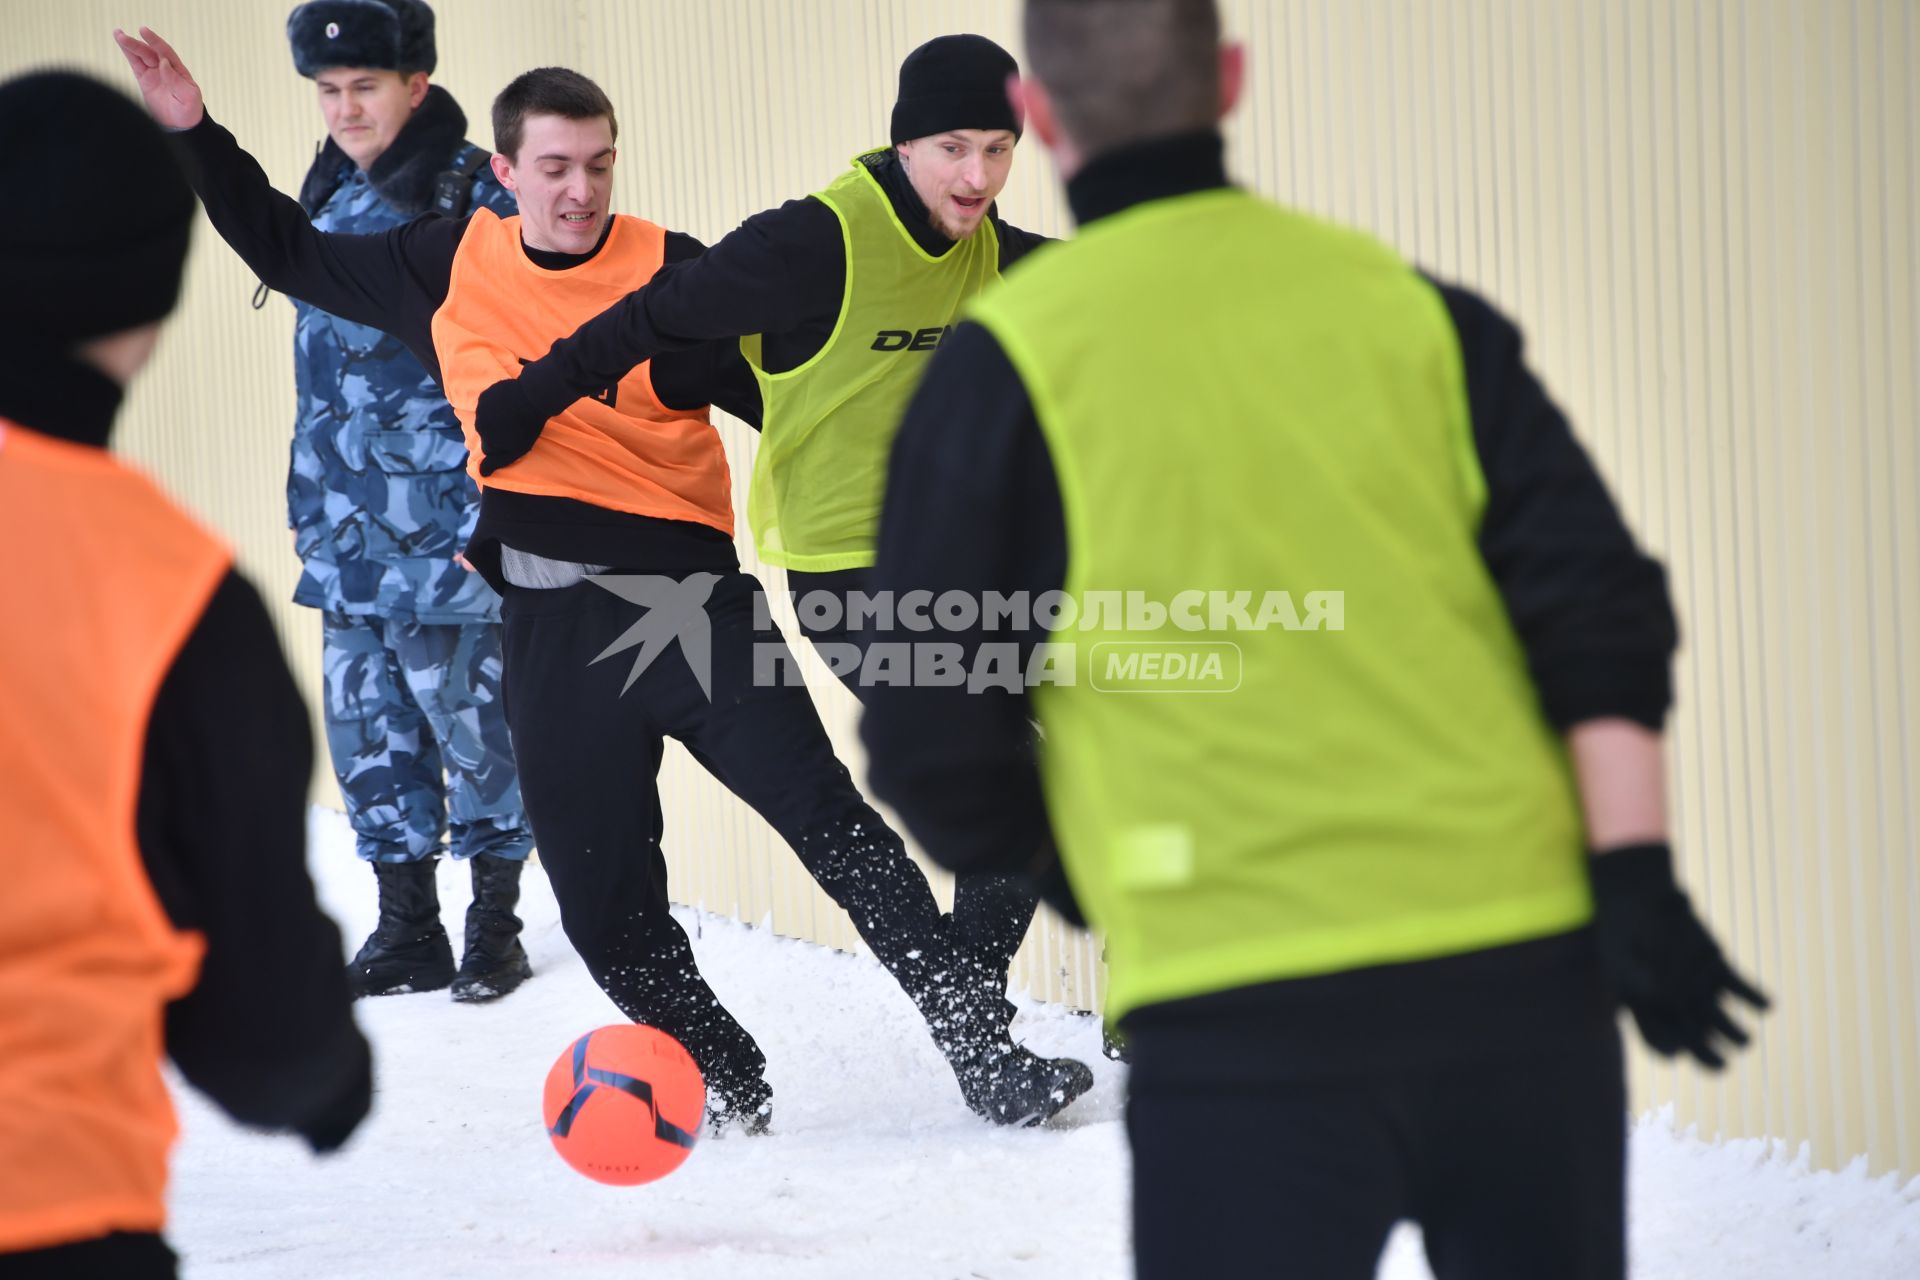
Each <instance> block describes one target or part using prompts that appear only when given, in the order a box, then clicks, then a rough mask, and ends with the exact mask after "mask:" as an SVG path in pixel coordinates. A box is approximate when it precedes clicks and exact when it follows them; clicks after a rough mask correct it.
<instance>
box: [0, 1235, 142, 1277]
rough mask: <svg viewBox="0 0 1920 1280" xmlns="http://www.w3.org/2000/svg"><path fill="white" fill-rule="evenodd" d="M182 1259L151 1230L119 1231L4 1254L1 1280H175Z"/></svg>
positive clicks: (1, 1256) (0, 1268) (2, 1254)
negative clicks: (74, 1241) (92, 1237)
mask: <svg viewBox="0 0 1920 1280" xmlns="http://www.w3.org/2000/svg"><path fill="white" fill-rule="evenodd" d="M179 1274H180V1271H179V1259H178V1258H176V1257H175V1256H174V1252H173V1250H172V1249H170V1248H168V1247H167V1242H166V1241H165V1240H164V1239H162V1238H161V1237H160V1236H159V1235H157V1234H155V1233H153V1232H151V1231H115V1232H112V1233H111V1234H109V1235H104V1236H99V1237H97V1238H95V1239H92V1240H82V1241H79V1242H78V1243H75V1244H62V1245H54V1246H52V1247H50V1248H46V1249H30V1250H28V1251H27V1252H25V1253H0V1280H105V1277H109V1276H111V1277H112V1278H113V1280H174V1277H176V1276H178V1275H179Z"/></svg>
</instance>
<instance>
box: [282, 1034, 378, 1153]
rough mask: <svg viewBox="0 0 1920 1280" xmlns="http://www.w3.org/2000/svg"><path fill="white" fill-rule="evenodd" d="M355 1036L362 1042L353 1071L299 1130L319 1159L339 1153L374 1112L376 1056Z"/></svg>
mask: <svg viewBox="0 0 1920 1280" xmlns="http://www.w3.org/2000/svg"><path fill="white" fill-rule="evenodd" d="M353 1034H354V1039H355V1040H358V1041H359V1053H358V1054H357V1055H356V1056H357V1061H356V1062H355V1065H354V1069H353V1070H351V1071H349V1072H347V1074H346V1078H345V1079H344V1080H342V1081H341V1088H340V1091H339V1092H338V1093H336V1094H335V1095H334V1098H333V1100H332V1101H331V1102H329V1103H327V1104H326V1105H325V1106H323V1107H321V1108H320V1109H319V1111H318V1112H316V1113H315V1114H314V1115H313V1116H311V1117H309V1118H308V1120H307V1121H306V1123H304V1124H302V1125H301V1126H300V1129H299V1132H300V1136H301V1137H303V1138H305V1139H306V1140H307V1145H308V1146H309V1147H312V1148H313V1153H314V1154H315V1155H317V1156H323V1155H326V1154H327V1153H329V1152H332V1151H338V1150H339V1149H340V1148H341V1146H342V1145H344V1144H345V1143H346V1140H347V1139H348V1138H350V1137H352V1136H353V1131H354V1130H355V1129H357V1128H359V1127H360V1122H361V1121H362V1120H365V1119H366V1118H367V1112H368V1111H370V1110H372V1108H373V1055H372V1053H371V1051H370V1050H369V1049H368V1048H367V1042H366V1041H365V1040H364V1039H361V1037H360V1033H359V1032H358V1031H355V1032H354V1033H353Z"/></svg>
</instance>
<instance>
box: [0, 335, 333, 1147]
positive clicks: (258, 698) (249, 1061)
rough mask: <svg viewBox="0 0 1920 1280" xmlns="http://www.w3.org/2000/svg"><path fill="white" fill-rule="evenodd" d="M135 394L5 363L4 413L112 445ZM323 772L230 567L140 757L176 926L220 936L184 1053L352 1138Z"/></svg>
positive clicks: (213, 1079) (308, 1123)
mask: <svg viewBox="0 0 1920 1280" xmlns="http://www.w3.org/2000/svg"><path fill="white" fill-rule="evenodd" d="M120 401H121V393H120V389H119V387H117V386H115V385H114V384H113V383H112V382H111V381H109V380H108V379H107V378H106V377H105V376H104V375H102V374H100V373H98V372H96V371H94V370H92V369H90V368H88V367H86V366H84V365H80V364H77V363H72V362H66V361H61V360H57V359H44V360H39V361H36V362H35V363H34V364H33V365H32V366H31V367H24V366H23V364H22V363H20V362H0V417H5V418H7V419H9V420H11V421H14V422H17V423H19V424H20V425H21V426H24V427H28V428H30V429H32V430H35V431H38V432H41V433H42V434H45V435H51V436H57V437H59V438H61V439H64V440H70V441H73V442H74V443H77V444H84V445H90V446H93V447H96V448H102V449H104V448H105V447H106V445H107V438H108V434H109V431H110V429H111V425H112V421H113V417H114V415H115V413H116V411H117V410H118V408H119V405H120ZM16 603H17V604H19V606H20V607H21V608H22V609H28V610H30V609H31V607H32V602H30V601H20V602H16ZM312 769H313V745H312V738H311V736H310V730H309V727H308V719H307V712H306V707H305V706H304V705H303V703H302V701H301V698H300V692H299V689H298V688H297V687H296V685H295V684H294V680H293V675H292V673H291V672H289V671H288V670H287V666H286V661H285V659H284V658H283V657H282V656H281V652H280V642H279V639H278V638H277V637H276V636H275V634H274V631H273V624H272V622H271V620H270V619H269V618H268V616H267V610H266V606H265V605H264V604H262V603H261V600H260V597H259V595H258V594H257V593H256V592H255V591H254V589H253V587H252V586H251V585H249V584H248V582H247V581H246V579H244V578H243V577H241V576H240V575H239V574H238V573H236V572H233V571H229V572H228V573H227V575H226V577H225V578H223V579H222V580H221V582H220V583H219V584H218V586H217V587H216V588H215V590H214V592H213V595H212V596H211V597H210V598H209V600H208V602H207V606H206V608H205V610H204V611H203V612H202V613H201V616H200V618H199V620H198V621H197V622H196V623H195V625H194V628H193V630H192V632H191V633H190V634H189V635H188V637H187V639H186V641H185V642H184V643H183V644H182V645H181V648H180V651H179V653H178V654H177V655H175V657H174V661H173V665H172V666H171V667H170V668H169V669H168V671H167V674H166V676H165V677H164V679H163V680H162V682H161V685H160V688H159V690H158V692H157V694H156V695H155V698H154V702H153V708H152V712H151V715H150V717H149V719H148V728H147V738H146V745H145V751H144V754H143V756H142V764H141V770H140V790H139V796H138V803H137V808H136V811H135V835H136V837H137V839H138V842H139V846H140V853H141V857H142V860H143V862H144V865H145V868H146V871H147V877H148V879H149V880H150V881H151V882H152V884H153V886H154V890H155V893H156V895H157V896H158V898H159V900H160V903H161V906H162V907H163V908H164V909H165V911H166V913H167V917H168V919H169V920H171V921H172V922H173V924H174V925H175V927H177V928H181V929H191V930H197V931H198V932H200V933H201V934H202V935H203V937H204V938H205V939H206V954H205V957H204V959H203V961H202V963H201V966H200V974H199V978H198V981H197V982H196V983H195V985H194V988H193V990H192V991H190V992H188V993H187V994H186V995H184V996H182V997H181V998H180V999H179V1000H177V1001H175V1002H174V1003H173V1004H172V1005H171V1006H169V1008H168V1010H167V1018H166V1044H167V1052H168V1054H169V1055H170V1056H171V1057H172V1058H173V1060H174V1062H175V1064H176V1065H177V1066H178V1067H179V1068H180V1071H181V1073H182V1074H183V1075H184V1076H185V1077H186V1078H187V1079H188V1080H189V1081H190V1082H191V1083H192V1084H193V1085H195V1086H196V1087H197V1088H199V1089H200V1090H201V1091H202V1092H204V1093H206V1094H207V1095H208V1096H209V1097H211V1098H212V1099H213V1100H214V1101H215V1102H216V1103H218V1104H219V1105H220V1106H221V1107H222V1108H223V1109H224V1110H226V1111H227V1112H228V1113H229V1114H230V1115H232V1116H233V1117H234V1118H235V1119H237V1120H240V1121H243V1122H245V1123H248V1124H253V1125H259V1126H263V1127H266V1128H285V1129H295V1130H298V1131H300V1132H302V1133H307V1134H309V1135H313V1136H319V1135H328V1136H329V1137H331V1138H332V1139H335V1140H337V1139H338V1138H342V1137H344V1136H345V1131H346V1130H347V1129H348V1128H351V1126H352V1124H353V1123H354V1122H355V1121H356V1120H357V1119H358V1118H359V1116H360V1115H361V1114H364V1112H365V1109H366V1099H367V1097H368V1096H369V1090H370V1088H371V1077H370V1071H371V1061H370V1057H369V1053H368V1049H367V1042H366V1040H365V1039H364V1038H363V1037H362V1036H361V1034H360V1032H359V1029H358V1028H357V1027H356V1026H355V1025H354V1021H353V1015H352V1012H351V1003H352V997H351V995H350V994H349V992H348V990H347V982H346V970H345V967H344V964H343V955H342V952H341V946H340V933H339V931H338V929H336V928H335V927H334V924H333V922H332V921H331V920H329V919H328V918H327V917H326V916H325V915H324V914H322V912H321V911H320V908H319V906H318V904H317V903H316V902H315V900H314V891H313V883H312V881H311V880H310V879H308V876H307V868H306V856H305V855H306V846H307V837H306V815H307V785H308V781H309V779H310V777H311V774H312Z"/></svg>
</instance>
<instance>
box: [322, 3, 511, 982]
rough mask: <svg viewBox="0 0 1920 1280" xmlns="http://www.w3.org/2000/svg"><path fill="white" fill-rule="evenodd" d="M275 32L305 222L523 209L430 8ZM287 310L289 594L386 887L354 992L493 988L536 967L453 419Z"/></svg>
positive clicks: (400, 364)
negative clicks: (323, 125)
mask: <svg viewBox="0 0 1920 1280" xmlns="http://www.w3.org/2000/svg"><path fill="white" fill-rule="evenodd" d="M287 36H288V39H289V41H290V42H291V43H292V46H293V58H294V65H295V66H296V67H297V68H298V69H299V71H300V74H302V75H304V76H308V77H310V78H312V79H313V80H314V81H315V83H316V86H317V88H318V91H319V97H320V107H321V114H322V115H323V116H324V117H325V118H326V122H327V131H328V139H327V142H326V144H325V146H324V147H322V149H321V151H320V153H319V155H318V156H317V157H316V158H315V160H314V163H313V167H312V169H311V170H310V171H309V172H308V174H307V178H306V181H305V183H304V184H303V185H302V188H301V193H300V195H301V203H302V205H303V206H304V207H305V208H306V211H307V213H308V215H309V216H310V217H311V218H312V219H313V223H314V225H315V226H316V227H319V228H320V229H321V230H324V231H340V232H352V233H360V234H365V233H377V232H381V231H385V230H387V229H388V228H390V227H395V226H398V225H400V224H402V223H405V222H409V221H411V220H413V219H414V218H417V217H420V216H422V215H426V214H433V213H438V214H445V215H448V216H454V217H457V216H460V215H463V214H465V213H466V212H468V211H469V210H470V209H473V208H478V207H480V206H482V205H485V206H487V207H489V208H492V209H494V210H495V211H497V212H499V213H500V214H502V215H509V214H512V213H514V212H515V211H516V210H515V203H514V198H513V196H512V195H510V194H509V193H508V192H507V191H506V190H504V189H503V188H502V187H501V186H500V184H499V182H498V180H497V179H496V178H495V177H494V176H493V173H492V170H491V169H490V167H489V166H488V164H487V159H488V156H489V153H488V152H487V151H486V150H484V149H482V148H480V147H477V146H475V145H474V144H473V143H471V142H468V141H466V140H465V135H466V127H467V121H466V116H465V115H464V114H463V113H462V112H461V110H460V107H459V106H458V104H456V103H455V102H454V100H453V98H452V96H451V95H449V94H448V93H447V92H446V91H445V90H444V89H441V88H438V87H435V86H430V85H429V84H428V83H427V75H428V73H429V72H431V71H432V70H433V67H434V62H435V51H434V35H433V12H432V10H430V9H429V8H428V7H427V6H426V5H425V4H423V3H420V0H312V2H311V3H308V4H303V5H300V6H299V7H298V8H296V9H295V10H294V11H293V14H292V16H291V17H290V18H289V19H288V21H287ZM295 307H296V309H297V311H298V315H299V319H298V323H297V325H296V328H295V330H294V370H295V385H296V387H297V389H298V393H299V411H298V413H297V415H296V417H295V420H294V430H293V457H292V466H291V469H290V472H289V475H288V478H287V510H288V516H289V523H290V524H291V525H292V526H293V530H294V539H295V546H296V549H297V550H298V551H299V554H300V558H301V560H302V562H303V563H304V565H305V572H304V573H303V574H302V575H301V577H300V585H299V587H298V588H297V589H296V590H295V593H294V599H295V600H296V601H297V602H298V603H300V604H304V605H309V606H311V607H313V608H316V609H319V610H321V611H322V617H323V619H324V633H325V656H324V663H325V683H326V694H325V697H326V724H327V746H328V748H329V749H330V751H331V753H332V756H333V767H334V772H335V774H336V775H337V776H338V777H339V779H340V792H341V795H342V796H343V797H344V798H345V800H346V806H347V813H348V816H349V817H350V818H351V820H352V822H353V828H354V832H355V833H356V835H357V836H358V844H359V852H360V856H361V857H362V858H364V859H366V860H367V861H369V862H371V863H372V864H373V869H374V872H375V873H376V875H377V876H378V878H379V885H380V922H379V925H378V927H377V928H376V929H375V930H374V932H373V934H372V936H370V937H369V938H368V939H367V941H366V943H365V945H364V946H362V947H361V948H360V951H359V954H357V955H356V956H355V957H354V958H353V963H352V965H351V966H350V968H351V979H352V983H353V988H354V992H355V994H356V995H385V994H388V993H392V992H400V991H427V990H436V989H438V988H441V987H445V986H447V985H448V984H449V983H451V984H452V986H453V997H454V999H456V1000H486V999H490V998H493V997H496V996H501V995H505V994H506V993H507V992H509V991H511V990H513V989H514V988H515V987H517V986H519V985H520V983H521V982H523V981H524V980H525V979H526V978H527V977H528V976H529V975H530V973H531V970H530V969H529V967H528V964H527V956H526V952H525V950H524V949H523V948H522V946H521V944H520V940H519V934H520V921H519V919H518V917H516V916H515V914H514V907H515V905H516V903H517V901H518V899H519V893H520V871H521V868H522V867H523V866H525V864H526V858H527V854H528V853H529V852H530V851H531V848H532V843H533V838H532V835H531V834H530V833H529V830H528V827H527V823H526V819H525V817H524V815H523V814H522V812H521V805H520V787H519V783H518V780H517V778H516V775H515V771H514V763H513V754H512V750H511V748H510V747H509V745H508V741H507V722H506V717H505V715H504V712H503V710H502V704H501V700H500V670H501V663H500V626H499V619H500V599H499V597H498V596H497V595H496V594H495V593H494V592H493V590H492V588H490V587H488V586H487V584H486V582H485V581H484V580H482V579H481V577H480V575H479V574H477V573H474V572H472V571H471V570H469V569H468V568H467V567H466V566H465V564H464V562H463V561H461V560H460V559H458V554H459V550H460V548H461V546H463V545H464V544H465V542H466V539H467V535H468V534H469V533H470V532H471V531H472V528H473V522H474V519H475V516H476V514H477V512H478V510H479V499H478V494H477V492H476V490H475V488H474V485H473V482H472V481H471V480H470V479H468V478H467V474H466V456H467V452H466V446H465V444H464V443H463V442H462V440H461V435H460V424H459V422H458V421H457V420H456V419H455V418H454V414H453V410H452V409H451V408H449V407H448V405H447V402H446V399H445V398H444V397H443V396H442V395H441V394H440V392H439V391H438V389H437V388H436V387H435V385H434V383H433V380H432V378H431V377H430V376H429V375H428V373H427V371H426V370H425V369H424V368H422V367H421V365H420V362H419V361H418V360H416V359H415V358H414V357H413V356H412V355H411V354H409V353H408V351H407V350H406V348H405V347H404V346H402V345H401V343H400V342H399V341H397V340H396V339H394V338H391V337H388V336H387V335H386V334H383V333H381V332H380V331H379V330H377V329H370V328H368V327H366V326H365V325H359V324H353V323H351V322H349V321H346V320H342V319H339V318H337V317H335V316H332V315H329V314H328V313H326V312H324V311H319V310H316V309H315V308H313V307H310V306H306V305H304V304H300V303H296V304H295ZM443 831H445V832H446V834H447V837H448V840H447V843H448V846H449V848H450V851H451V853H452V855H453V857H454V858H456V859H461V860H466V861H470V862H471V864H472V867H473V906H472V907H471V908H470V909H469V911H468V913H467V933H466V951H465V954H464V956H463V958H462V960H461V964H460V968H459V972H458V973H457V974H456V973H455V971H454V965H453V955H452V948H451V947H450V945H449V943H448V941H447V934H446V930H445V929H444V928H443V927H442V925H441V923H440V909H439V901H438V896H437V894H436V891H435V884H434V864H435V862H436V860H437V857H438V854H439V852H440V849H441V844H442V832H443Z"/></svg>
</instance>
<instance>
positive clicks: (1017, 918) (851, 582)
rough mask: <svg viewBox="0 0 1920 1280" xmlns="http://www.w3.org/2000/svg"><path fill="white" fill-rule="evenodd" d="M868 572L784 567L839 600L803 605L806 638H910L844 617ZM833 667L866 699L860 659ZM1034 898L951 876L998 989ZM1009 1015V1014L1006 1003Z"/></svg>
mask: <svg viewBox="0 0 1920 1280" xmlns="http://www.w3.org/2000/svg"><path fill="white" fill-rule="evenodd" d="M872 576H873V570H871V569H836V570H834V571H832V572H830V573H804V572H801V571H798V570H792V569H790V570H788V571H787V589H788V591H789V593H790V594H792V595H793V596H794V597H795V598H796V599H800V598H801V597H804V596H805V595H806V594H808V593H810V592H814V591H824V592H830V593H832V594H833V595H834V596H835V597H837V598H838V599H839V601H840V609H839V621H838V622H837V623H836V624H834V625H832V626H825V627H817V626H813V625H811V624H810V623H809V622H808V620H807V614H806V611H805V610H802V611H801V612H800V614H799V615H798V616H799V620H800V630H802V631H803V632H805V633H806V636H807V639H809V640H811V641H813V643H814V644H815V645H816V646H817V645H851V646H852V650H845V651H842V652H843V653H850V652H855V651H857V652H858V653H859V654H860V655H861V657H862V658H864V657H865V655H866V652H867V650H868V649H869V648H871V647H872V646H873V645H874V644H876V643H879V642H882V641H896V640H911V639H913V638H914V637H915V634H916V633H914V632H910V631H899V630H895V631H893V632H887V631H882V630H878V629H876V628H875V627H873V626H871V625H863V626H860V627H857V628H854V627H849V625H848V620H849V618H850V617H851V616H852V613H851V610H850V609H849V608H848V596H850V595H851V594H852V593H854V592H856V591H857V592H862V593H864V592H865V591H866V590H867V587H868V583H869V581H870V580H871V578H872ZM824 652H827V653H831V652H832V651H831V650H827V651H824ZM833 670H834V674H835V675H837V676H839V677H840V682H841V683H842V684H844V685H846V686H847V688H848V689H849V690H851V691H852V693H853V696H854V697H856V698H859V699H860V700H861V701H862V702H865V701H866V698H867V686H866V685H864V684H862V683H861V682H860V678H859V677H860V668H859V665H858V664H848V663H839V664H835V665H834V668H833ZM1038 902H1039V899H1038V898H1037V897H1036V896H1035V895H1034V893H1033V892H1032V890H1030V889H1029V888H1027V887H1026V885H1025V884H1024V883H1023V882H1022V881H1021V880H1020V879H1019V878H1018V877H1016V876H1005V875H992V874H980V873H974V874H968V875H960V876H956V877H954V882H953V930H954V934H955V935H956V937H957V938H958V939H959V941H960V944H961V945H962V946H963V947H965V948H967V950H968V951H969V953H970V954H972V955H973V956H974V958H975V959H976V960H977V961H978V963H979V964H980V965H981V966H982V967H983V968H985V969H986V970H988V971H989V972H991V973H993V974H997V975H999V977H1000V978H1001V986H1002V990H1004V989H1005V977H1006V970H1007V967H1008V966H1009V965H1011V964H1012V963H1013V956H1014V953H1015V952H1017V951H1019V950H1020V944H1021V942H1023V941H1024V940H1025V939H1026V936H1027V929H1028V927H1029V926H1030V925H1031V924H1032V923H1033V913H1034V908H1035V907H1036V906H1037V905H1038ZM1008 1016H1009V1018H1010V1017H1011V1016H1012V1015H1011V1009H1010V1008H1009V1011H1008Z"/></svg>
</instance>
